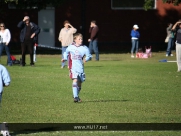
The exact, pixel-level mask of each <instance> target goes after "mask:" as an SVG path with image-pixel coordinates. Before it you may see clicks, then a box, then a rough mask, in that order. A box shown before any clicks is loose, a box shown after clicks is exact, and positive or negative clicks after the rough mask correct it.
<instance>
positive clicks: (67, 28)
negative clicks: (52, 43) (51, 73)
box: [58, 20, 77, 68]
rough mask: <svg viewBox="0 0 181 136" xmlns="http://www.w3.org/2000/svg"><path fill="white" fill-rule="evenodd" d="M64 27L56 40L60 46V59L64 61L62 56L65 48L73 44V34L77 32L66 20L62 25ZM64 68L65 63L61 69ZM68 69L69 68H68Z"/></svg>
mask: <svg viewBox="0 0 181 136" xmlns="http://www.w3.org/2000/svg"><path fill="white" fill-rule="evenodd" d="M63 25H64V27H63V28H62V29H61V30H60V33H59V37H58V40H59V41H60V42H61V44H62V59H64V57H63V54H64V52H65V50H66V49H67V47H68V46H69V45H70V44H72V42H73V34H74V33H76V32H77V29H75V28H74V27H73V26H72V25H71V24H70V23H69V21H68V20H65V21H64V23H63ZM64 67H65V62H62V64H61V68H64ZM68 68H69V66H68Z"/></svg>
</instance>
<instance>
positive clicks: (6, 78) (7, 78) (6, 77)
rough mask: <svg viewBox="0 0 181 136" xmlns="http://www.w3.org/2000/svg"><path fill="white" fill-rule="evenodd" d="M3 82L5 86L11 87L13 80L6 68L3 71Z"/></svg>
mask: <svg viewBox="0 0 181 136" xmlns="http://www.w3.org/2000/svg"><path fill="white" fill-rule="evenodd" d="M2 80H3V84H4V86H9V84H10V82H11V78H10V75H9V73H8V71H7V69H6V68H4V67H3V69H2Z"/></svg>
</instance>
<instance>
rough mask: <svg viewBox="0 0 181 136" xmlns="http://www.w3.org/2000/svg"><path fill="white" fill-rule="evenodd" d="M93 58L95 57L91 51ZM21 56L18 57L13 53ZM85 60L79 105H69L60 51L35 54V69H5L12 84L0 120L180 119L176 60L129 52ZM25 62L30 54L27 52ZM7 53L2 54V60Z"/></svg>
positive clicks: (106, 134)
mask: <svg viewBox="0 0 181 136" xmlns="http://www.w3.org/2000/svg"><path fill="white" fill-rule="evenodd" d="M93 56H94V55H93ZM16 58H20V55H16ZM94 58H95V56H94V57H93V60H92V61H90V62H88V63H86V64H85V73H86V81H85V82H84V83H83V85H82V90H81V93H80V97H81V99H82V101H83V102H82V103H74V102H73V98H72V81H71V80H70V79H69V76H68V69H67V68H64V69H61V68H60V55H38V56H37V62H36V64H35V67H31V66H29V65H27V66H25V67H20V66H18V65H14V66H12V67H7V69H8V71H9V72H10V75H11V79H12V82H11V85H10V86H9V87H7V88H4V93H3V100H2V108H1V111H0V122H9V123H180V122H181V108H180V104H181V72H177V66H176V63H175V62H172V63H168V62H159V60H161V59H168V60H175V59H176V58H175V57H168V58H166V57H165V52H163V53H162V52H159V53H157V52H154V53H153V57H152V58H149V59H136V58H134V59H132V58H131V57H130V54H100V61H99V62H97V61H94ZM26 59H27V64H29V55H27V56H26ZM6 60H7V57H6V56H2V57H1V64H4V65H5V64H6ZM13 134H14V135H15V134H16V135H20V136H24V135H28V136H29V135H30V136H32V135H35V136H43V135H47V136H49V135H53V136H55V135H56V136H59V135H61V136H62V135H63V136H78V135H79V136H80V135H82V136H89V135H90V136H93V135H98V136H110V135H111V136H117V135H121V136H122V135H123V136H144V135H148V136H152V135H158V136H162V135H163V136H172V135H173V136H178V135H181V132H180V131H164V132H163V131H157V132H155V131H139V132H133V131H120V132H119V131H115V132H113V131H101V132H96V131H95V132H86V131H84V132H77V131H74V132H70V131H67V132H66V131H63V132H61V131H55V132H37V133H28V134H25V133H24V134H23V133H18V132H13Z"/></svg>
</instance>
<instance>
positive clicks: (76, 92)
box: [72, 79, 78, 98]
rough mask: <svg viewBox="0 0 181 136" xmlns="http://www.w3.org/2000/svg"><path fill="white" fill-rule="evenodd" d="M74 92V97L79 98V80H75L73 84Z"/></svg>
mask: <svg viewBox="0 0 181 136" xmlns="http://www.w3.org/2000/svg"><path fill="white" fill-rule="evenodd" d="M72 91H73V96H74V98H77V97H78V95H77V94H78V86H77V79H73V83H72Z"/></svg>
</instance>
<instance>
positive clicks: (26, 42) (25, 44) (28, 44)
mask: <svg viewBox="0 0 181 136" xmlns="http://www.w3.org/2000/svg"><path fill="white" fill-rule="evenodd" d="M27 49H28V51H29V53H30V65H34V62H33V40H31V39H30V40H24V42H23V43H21V50H22V65H25V64H26V62H25V56H26V51H27Z"/></svg>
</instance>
